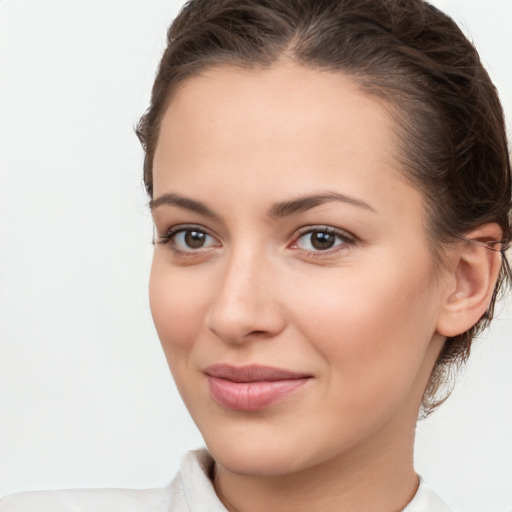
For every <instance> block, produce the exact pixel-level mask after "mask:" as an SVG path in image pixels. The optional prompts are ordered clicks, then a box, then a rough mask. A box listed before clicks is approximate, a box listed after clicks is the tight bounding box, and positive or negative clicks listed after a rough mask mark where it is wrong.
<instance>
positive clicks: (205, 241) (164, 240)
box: [158, 226, 220, 253]
mask: <svg viewBox="0 0 512 512" xmlns="http://www.w3.org/2000/svg"><path fill="white" fill-rule="evenodd" d="M158 243H160V244H167V245H169V246H170V247H171V249H172V250H174V251H175V252H178V253H192V252H197V251H200V250H202V249H203V250H204V249H209V248H211V247H220V244H219V242H218V241H217V240H216V239H215V238H214V237H213V236H212V235H210V234H209V233H207V232H206V231H204V230H203V229H201V228H199V227H195V226H191V227H183V226H177V227H174V228H171V229H170V230H169V231H167V233H165V235H162V236H161V237H160V239H159V241H158Z"/></svg>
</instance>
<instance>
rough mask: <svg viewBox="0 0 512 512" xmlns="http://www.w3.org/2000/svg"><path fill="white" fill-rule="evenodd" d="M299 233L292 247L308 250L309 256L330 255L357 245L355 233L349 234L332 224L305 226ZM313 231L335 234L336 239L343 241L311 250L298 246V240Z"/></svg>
mask: <svg viewBox="0 0 512 512" xmlns="http://www.w3.org/2000/svg"><path fill="white" fill-rule="evenodd" d="M298 232H299V234H298V236H297V237H296V238H295V239H294V241H293V242H292V244H291V245H290V247H292V248H295V249H297V250H299V251H303V252H307V253H308V256H310V257H313V258H321V257H325V256H330V255H332V254H334V253H337V252H338V251H342V250H346V249H348V248H349V247H351V246H353V245H355V243H356V238H355V237H354V236H353V235H349V234H348V233H347V232H346V231H343V230H340V229H336V228H332V227H330V226H305V227H303V228H300V229H299V230H298ZM313 233H323V234H327V235H333V236H334V237H335V239H337V240H338V241H341V242H340V243H338V244H337V245H334V247H332V248H328V249H326V250H320V249H319V250H316V251H315V250H309V249H302V248H300V247H298V242H299V240H300V239H301V238H303V237H305V236H306V235H311V234H313Z"/></svg>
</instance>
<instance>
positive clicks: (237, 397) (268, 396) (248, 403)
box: [204, 365, 311, 411]
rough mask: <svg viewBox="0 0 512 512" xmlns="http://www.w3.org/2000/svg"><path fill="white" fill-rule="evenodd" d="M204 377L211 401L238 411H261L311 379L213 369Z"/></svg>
mask: <svg viewBox="0 0 512 512" xmlns="http://www.w3.org/2000/svg"><path fill="white" fill-rule="evenodd" d="M204 373H205V374H206V376H207V379H208V385H209V387H210V393H211V395H212V397H213V399H214V400H215V401H216V402H217V403H218V404H219V405H221V406H223V407H226V408H228V409H236V410H240V411H257V410H260V409H264V408H265V407H268V406H270V405H272V404H274V403H276V402H278V401H280V400H282V399H284V398H285V397H287V396H288V395H290V394H291V393H293V392H294V391H296V390H297V389H299V388H301V387H302V386H303V385H304V384H306V383H307V382H308V381H309V379H311V375H306V374H302V373H296V372H291V371H289V370H284V369H280V368H271V367H266V366H243V367H234V366H229V365H213V366H209V367H207V368H205V369H204Z"/></svg>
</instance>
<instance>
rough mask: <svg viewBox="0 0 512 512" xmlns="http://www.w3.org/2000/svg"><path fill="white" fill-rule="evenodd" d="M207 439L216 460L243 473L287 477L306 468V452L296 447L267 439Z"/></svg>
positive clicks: (235, 472)
mask: <svg viewBox="0 0 512 512" xmlns="http://www.w3.org/2000/svg"><path fill="white" fill-rule="evenodd" d="M205 440H206V445H207V447H208V450H209V451H210V453H211V454H212V456H213V458H214V459H215V461H216V462H217V463H218V464H219V465H220V466H222V467H223V468H224V469H226V470H228V471H229V472H231V473H234V474H237V475H240V476H260V477H263V476H264V477H271V476H283V475H286V474H290V473H294V472H297V471H300V470H302V469H304V466H303V463H304V461H302V460H299V459H302V457H299V456H300V455H303V454H302V453H300V450H298V449H297V445H295V443H294V445H295V447H291V446H290V447H289V446H283V444H282V443H280V445H279V446H276V444H277V443H275V442H273V443H270V442H269V441H268V439H267V440H262V441H261V442H256V441H254V440H252V441H251V442H244V441H237V442H233V440H229V439H226V440H219V439H214V440H211V441H210V440H208V439H205Z"/></svg>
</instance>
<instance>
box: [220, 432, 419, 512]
mask: <svg viewBox="0 0 512 512" xmlns="http://www.w3.org/2000/svg"><path fill="white" fill-rule="evenodd" d="M391 431H393V428H391ZM394 434H395V435H393V436H392V437H391V438H388V439H382V438H380V439H374V440H366V442H365V443H364V446H355V447H354V448H353V449H351V450H350V451H349V452H345V453H343V455H342V456H340V457H337V458H334V459H329V460H327V461H325V462H322V463H320V464H318V465H315V466H313V467H310V468H307V469H305V470H302V471H299V472H296V473H293V474H287V475H279V476H245V475H237V474H234V473H231V472H229V471H228V470H227V469H225V468H223V467H222V466H220V465H218V464H217V465H216V468H215V474H214V486H215V489H216V491H217V494H218V496H219V499H220V500H221V501H222V502H223V504H224V506H225V507H226V508H227V509H228V511H229V512H259V511H261V510H265V511H266V512H292V511H293V512H306V511H308V512H310V511H311V510H322V511H325V512H331V511H332V512H348V511H350V512H368V511H373V510H375V511H379V512H398V511H401V510H403V509H404V508H405V507H406V505H407V504H408V503H409V502H410V501H411V499H412V498H413V496H414V494H415V492H416V490H417V488H418V477H417V475H416V473H415V472H414V468H413V443H414V427H412V428H410V429H409V432H402V434H403V435H402V436H400V437H399V438H397V436H396V430H394ZM379 437H381V436H379Z"/></svg>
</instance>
